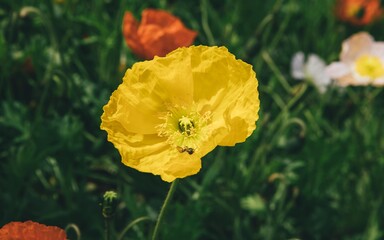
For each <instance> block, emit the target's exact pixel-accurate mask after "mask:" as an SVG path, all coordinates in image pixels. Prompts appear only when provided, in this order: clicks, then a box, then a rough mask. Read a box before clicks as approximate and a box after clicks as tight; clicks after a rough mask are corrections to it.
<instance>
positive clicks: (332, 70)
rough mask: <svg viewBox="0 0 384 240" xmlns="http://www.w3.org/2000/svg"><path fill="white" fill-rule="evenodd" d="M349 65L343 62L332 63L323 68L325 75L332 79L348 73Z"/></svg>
mask: <svg viewBox="0 0 384 240" xmlns="http://www.w3.org/2000/svg"><path fill="white" fill-rule="evenodd" d="M350 71H351V70H350V67H349V65H347V64H345V63H343V62H333V63H331V64H330V65H328V66H327V67H326V68H325V73H326V74H327V75H328V76H329V77H330V78H333V79H337V78H341V77H343V76H346V75H348V74H349V73H350Z"/></svg>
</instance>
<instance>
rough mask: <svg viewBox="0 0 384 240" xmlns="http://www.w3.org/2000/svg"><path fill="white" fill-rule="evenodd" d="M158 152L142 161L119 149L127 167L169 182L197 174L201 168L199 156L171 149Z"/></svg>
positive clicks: (127, 151) (125, 150)
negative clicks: (158, 176)
mask: <svg viewBox="0 0 384 240" xmlns="http://www.w3.org/2000/svg"><path fill="white" fill-rule="evenodd" d="M158 150H159V151H156V152H152V153H151V154H147V155H145V156H143V157H142V158H140V159H132V158H131V157H130V153H129V150H127V149H126V148H122V149H119V152H120V154H121V156H122V162H123V163H124V164H125V165H127V166H129V167H132V168H135V169H137V170H139V171H141V172H148V173H152V174H154V175H160V176H161V178H162V179H163V180H164V181H167V182H172V181H173V180H175V179H176V178H184V177H187V176H190V175H193V174H196V173H197V172H199V170H200V168H201V159H200V158H198V157H197V156H194V155H189V154H188V153H185V152H184V153H179V152H178V151H177V150H176V149H173V148H172V149H171V148H169V147H167V148H162V149H158Z"/></svg>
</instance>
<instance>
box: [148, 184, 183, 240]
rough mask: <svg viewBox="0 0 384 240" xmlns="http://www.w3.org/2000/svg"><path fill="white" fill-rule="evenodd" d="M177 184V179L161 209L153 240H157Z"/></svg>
mask: <svg viewBox="0 0 384 240" xmlns="http://www.w3.org/2000/svg"><path fill="white" fill-rule="evenodd" d="M177 182H178V180H177V179H176V180H175V181H173V182H172V184H171V187H170V188H169V191H168V194H167V197H166V198H165V200H164V203H163V206H162V207H161V210H160V213H159V216H157V221H156V225H155V229H154V230H153V234H152V240H156V239H157V235H158V232H159V228H160V225H161V221H162V220H163V217H164V213H165V210H166V208H167V206H168V204H169V202H170V200H171V198H172V195H173V193H174V192H175V189H176V184H177Z"/></svg>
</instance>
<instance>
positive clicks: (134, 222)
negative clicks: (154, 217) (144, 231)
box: [117, 217, 151, 240]
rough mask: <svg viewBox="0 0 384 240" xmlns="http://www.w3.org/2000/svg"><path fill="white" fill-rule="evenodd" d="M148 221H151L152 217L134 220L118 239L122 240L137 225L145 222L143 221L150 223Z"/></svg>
mask: <svg viewBox="0 0 384 240" xmlns="http://www.w3.org/2000/svg"><path fill="white" fill-rule="evenodd" d="M148 220H151V218H150V217H139V218H137V219H135V220H133V221H132V222H131V223H130V224H128V225H127V226H126V227H125V228H124V230H123V231H122V232H121V233H120V235H119V237H118V238H117V240H122V239H123V237H124V235H125V234H126V233H127V232H128V230H130V229H131V228H132V227H134V226H135V225H136V224H138V223H140V222H143V221H148Z"/></svg>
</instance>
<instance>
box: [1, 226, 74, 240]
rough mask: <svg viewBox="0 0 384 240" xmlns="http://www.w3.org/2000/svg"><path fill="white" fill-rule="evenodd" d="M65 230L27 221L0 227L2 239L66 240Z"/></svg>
mask: <svg viewBox="0 0 384 240" xmlns="http://www.w3.org/2000/svg"><path fill="white" fill-rule="evenodd" d="M65 239H67V236H66V234H65V231H64V230H63V229H61V228H58V227H54V226H46V225H44V224H40V223H36V222H32V221H26V222H10V223H8V224H6V225H4V226H3V227H2V228H0V240H65Z"/></svg>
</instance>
